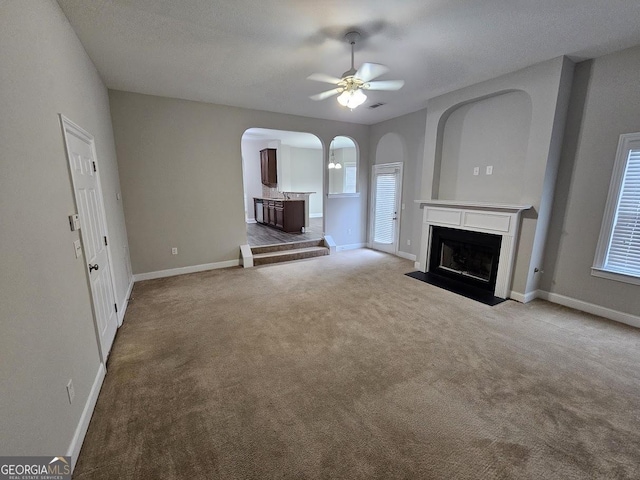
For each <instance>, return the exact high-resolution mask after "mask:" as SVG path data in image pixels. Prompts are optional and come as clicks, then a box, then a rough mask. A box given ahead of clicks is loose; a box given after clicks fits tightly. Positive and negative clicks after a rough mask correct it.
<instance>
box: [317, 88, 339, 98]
mask: <svg viewBox="0 0 640 480" xmlns="http://www.w3.org/2000/svg"><path fill="white" fill-rule="evenodd" d="M342 90H343V89H342V88H333V89H331V90H327V91H326V92H322V93H317V94H316V95H311V96H310V97H309V98H310V99H311V100H324V99H325V98H329V97H333V96H334V95H336V94H338V93H340V92H342Z"/></svg>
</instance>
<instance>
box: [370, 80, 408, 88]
mask: <svg viewBox="0 0 640 480" xmlns="http://www.w3.org/2000/svg"><path fill="white" fill-rule="evenodd" d="M403 85H404V80H382V81H379V82H369V83H365V84H364V86H363V87H362V88H365V89H367V90H400V89H401V88H402V87H403Z"/></svg>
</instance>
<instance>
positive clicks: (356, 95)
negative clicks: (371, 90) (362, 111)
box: [338, 88, 367, 110]
mask: <svg viewBox="0 0 640 480" xmlns="http://www.w3.org/2000/svg"><path fill="white" fill-rule="evenodd" d="M366 99H367V96H366V95H365V94H364V92H363V91H362V90H360V89H359V88H356V89H354V90H345V91H344V92H342V93H341V94H340V96H339V97H338V103H339V104H340V105H342V106H343V107H347V108H350V109H351V110H353V109H354V108H356V107H359V106H360V105H362V104H363V103H364V102H365V100H366Z"/></svg>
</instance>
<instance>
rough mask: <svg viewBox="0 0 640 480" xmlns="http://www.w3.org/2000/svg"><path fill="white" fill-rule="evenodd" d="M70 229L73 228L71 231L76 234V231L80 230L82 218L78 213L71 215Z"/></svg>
mask: <svg viewBox="0 0 640 480" xmlns="http://www.w3.org/2000/svg"><path fill="white" fill-rule="evenodd" d="M69 227H71V231H72V232H75V231H76V230H80V217H79V216H78V214H77V213H74V214H73V215H69Z"/></svg>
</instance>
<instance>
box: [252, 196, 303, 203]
mask: <svg viewBox="0 0 640 480" xmlns="http://www.w3.org/2000/svg"><path fill="white" fill-rule="evenodd" d="M253 198H255V199H256V200H273V201H274V202H304V198H269V197H253Z"/></svg>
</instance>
